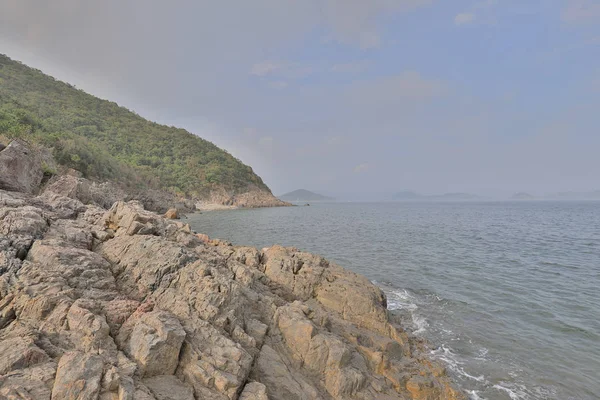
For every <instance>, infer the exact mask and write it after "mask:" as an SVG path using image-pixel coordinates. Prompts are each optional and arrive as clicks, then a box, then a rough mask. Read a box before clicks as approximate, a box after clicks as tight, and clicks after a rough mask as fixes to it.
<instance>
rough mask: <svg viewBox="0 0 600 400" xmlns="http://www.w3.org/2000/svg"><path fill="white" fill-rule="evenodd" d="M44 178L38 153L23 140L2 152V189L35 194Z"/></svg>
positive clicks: (14, 141) (0, 184) (0, 157)
mask: <svg viewBox="0 0 600 400" xmlns="http://www.w3.org/2000/svg"><path fill="white" fill-rule="evenodd" d="M43 177H44V171H43V170H42V159H41V157H40V155H39V154H38V152H37V151H36V150H34V149H33V148H32V147H31V146H29V145H28V144H27V143H25V142H24V141H22V140H13V141H12V142H11V143H10V144H9V145H8V146H7V147H6V148H5V149H3V150H0V189H4V190H11V191H15V192H24V193H35V192H36V191H37V190H38V188H39V186H40V184H41V183H42V178H43Z"/></svg>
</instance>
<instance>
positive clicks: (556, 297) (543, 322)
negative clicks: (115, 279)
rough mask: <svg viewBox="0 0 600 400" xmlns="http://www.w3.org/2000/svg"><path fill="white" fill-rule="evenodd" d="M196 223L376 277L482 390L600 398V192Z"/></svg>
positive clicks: (488, 394)
mask: <svg viewBox="0 0 600 400" xmlns="http://www.w3.org/2000/svg"><path fill="white" fill-rule="evenodd" d="M189 222H190V223H191V225H192V227H193V229H195V230H196V231H198V232H204V233H207V234H208V235H210V236H211V237H219V238H223V239H226V240H229V241H231V242H233V243H234V244H247V245H253V246H256V247H259V248H261V247H267V246H270V245H272V244H275V243H277V244H282V245H286V246H295V247H298V248H300V249H303V250H307V251H310V252H314V253H319V254H321V255H323V256H325V257H326V258H328V259H330V260H333V261H335V262H337V263H338V264H340V265H342V266H344V267H346V268H348V269H351V270H353V271H356V272H358V273H361V274H364V275H366V276H367V277H368V278H370V279H371V280H373V281H374V282H375V283H377V284H378V285H380V286H381V287H382V288H383V289H384V290H385V292H386V293H387V296H388V303H389V308H390V309H391V310H395V312H397V313H399V314H400V315H401V316H402V317H403V318H404V319H405V322H406V324H407V325H408V326H410V328H411V329H412V330H413V332H414V333H415V334H416V335H421V336H423V337H425V338H427V339H428V340H429V341H430V343H431V344H432V346H433V347H434V350H433V351H432V354H431V355H432V357H435V358H438V359H441V360H443V361H444V362H445V363H446V364H447V366H448V370H449V372H450V373H451V375H452V376H453V378H454V379H455V381H456V382H457V384H458V385H460V386H461V387H462V388H463V389H464V390H466V391H467V392H468V393H469V394H470V396H471V398H472V399H493V400H495V399H561V400H566V399H600V202H581V203H575V202H572V203H570V202H569V203H566V202H556V203H554V202H501V203H492V202H488V203H420V204H419V203H328V204H326V203H323V204H314V205H312V206H311V207H289V208H271V209H257V210H235V211H222V212H219V211H215V212H207V213H204V214H198V215H192V216H190V219H189Z"/></svg>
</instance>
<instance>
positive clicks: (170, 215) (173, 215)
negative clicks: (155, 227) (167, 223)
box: [165, 208, 179, 219]
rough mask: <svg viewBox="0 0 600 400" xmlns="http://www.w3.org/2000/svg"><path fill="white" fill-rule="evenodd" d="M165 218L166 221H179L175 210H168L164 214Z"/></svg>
mask: <svg viewBox="0 0 600 400" xmlns="http://www.w3.org/2000/svg"><path fill="white" fill-rule="evenodd" d="M165 218H167V219H179V212H177V209H176V208H169V209H168V210H167V212H166V213H165Z"/></svg>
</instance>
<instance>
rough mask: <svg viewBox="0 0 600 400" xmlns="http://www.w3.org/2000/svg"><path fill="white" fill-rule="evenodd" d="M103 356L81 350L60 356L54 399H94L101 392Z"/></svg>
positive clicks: (53, 393)
mask: <svg viewBox="0 0 600 400" xmlns="http://www.w3.org/2000/svg"><path fill="white" fill-rule="evenodd" d="M103 368H104V362H103V361H102V357H100V356H98V355H92V354H89V353H81V352H79V351H72V352H68V353H66V354H65V355H63V356H62V357H61V358H60V361H59V363H58V369H57V370H56V379H55V382H54V387H53V389H52V400H87V399H89V400H93V399H97V398H98V394H99V392H100V379H101V378H102V371H103Z"/></svg>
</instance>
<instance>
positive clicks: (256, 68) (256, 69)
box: [250, 61, 281, 76]
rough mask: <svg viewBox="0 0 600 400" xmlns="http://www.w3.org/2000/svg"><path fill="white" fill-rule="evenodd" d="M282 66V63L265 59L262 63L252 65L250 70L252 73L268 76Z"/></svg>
mask: <svg viewBox="0 0 600 400" xmlns="http://www.w3.org/2000/svg"><path fill="white" fill-rule="evenodd" d="M280 68H281V64H278V63H275V62H272V61H263V62H260V63H256V64H254V65H253V66H252V69H251V70H250V74H252V75H256V76H266V75H269V74H272V73H273V72H275V71H277V70H278V69H280Z"/></svg>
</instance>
